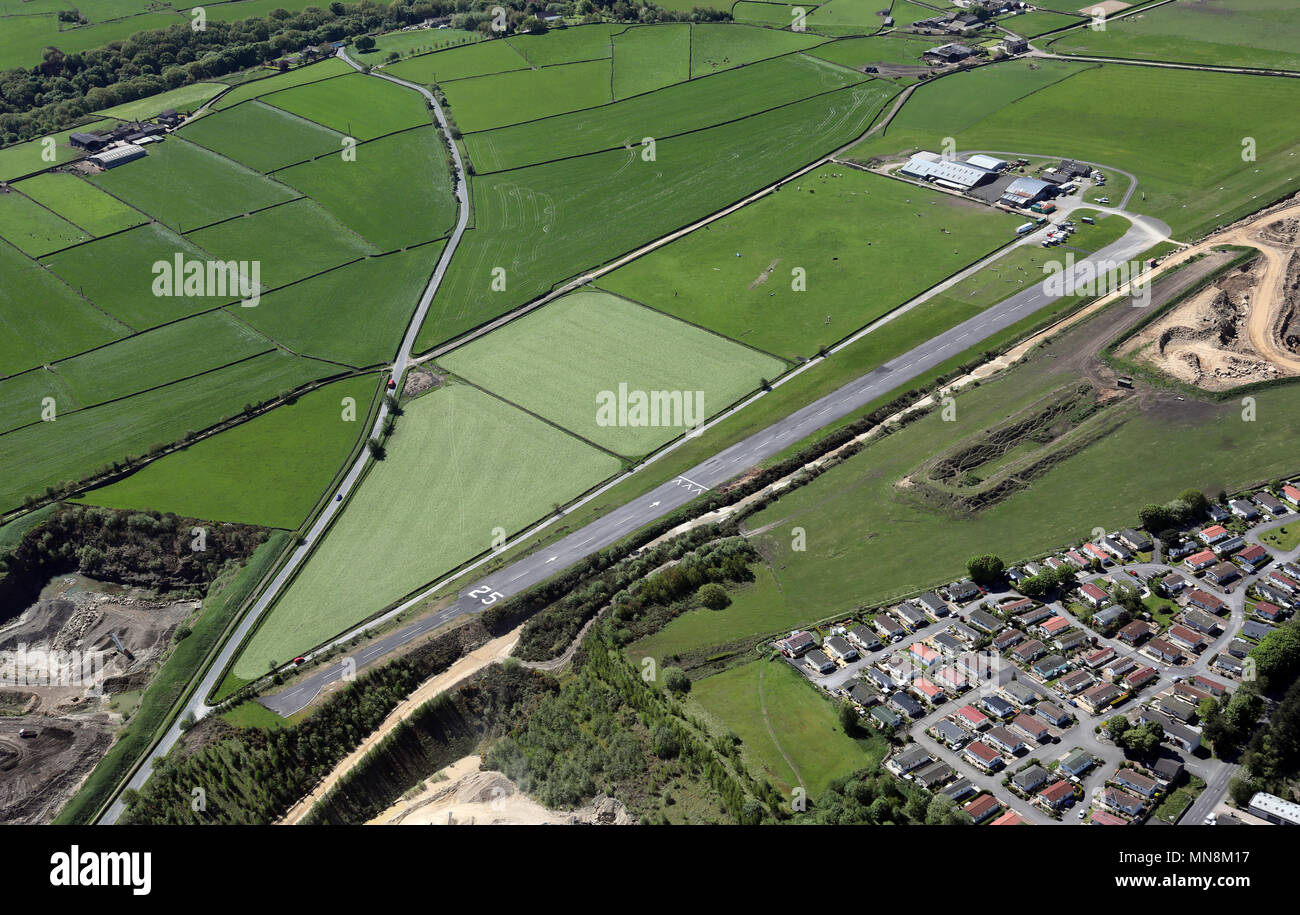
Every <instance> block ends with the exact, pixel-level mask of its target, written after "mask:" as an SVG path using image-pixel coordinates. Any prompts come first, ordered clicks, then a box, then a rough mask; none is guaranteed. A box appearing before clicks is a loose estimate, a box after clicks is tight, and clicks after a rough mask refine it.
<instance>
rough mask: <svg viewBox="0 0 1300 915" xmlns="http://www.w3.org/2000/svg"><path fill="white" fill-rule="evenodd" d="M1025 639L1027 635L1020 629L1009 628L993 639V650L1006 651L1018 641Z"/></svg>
mask: <svg viewBox="0 0 1300 915" xmlns="http://www.w3.org/2000/svg"><path fill="white" fill-rule="evenodd" d="M1024 639H1025V637H1024V635H1023V634H1021V632H1020V630H1019V629H1008V630H1007V631H1006V632H1003V633H1000V634H999V635H998V636H997V637H996V638H995V639H993V650H994V651H997V652H1003V651H1006V650H1007V649H1008V648H1010V647H1011V646H1012V645H1015V644H1016V643H1017V642H1023V641H1024Z"/></svg>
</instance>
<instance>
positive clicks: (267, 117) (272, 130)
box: [184, 100, 343, 172]
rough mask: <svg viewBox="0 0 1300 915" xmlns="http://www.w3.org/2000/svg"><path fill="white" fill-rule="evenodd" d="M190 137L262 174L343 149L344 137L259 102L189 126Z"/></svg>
mask: <svg viewBox="0 0 1300 915" xmlns="http://www.w3.org/2000/svg"><path fill="white" fill-rule="evenodd" d="M184 137H185V139H187V140H189V141H190V142H191V143H197V144H199V145H200V146H204V147H207V148H208V149H211V150H212V151H214V152H218V153H221V154H222V155H223V156H227V157H229V158H231V159H234V160H235V161H236V162H240V163H242V164H244V165H247V166H248V167H249V168H251V169H253V170H254V171H259V172H271V171H275V170H276V169H277V168H284V167H285V166H286V165H293V164H294V163H295V162H302V161H304V160H306V159H311V158H314V157H315V156H323V155H325V154H326V153H330V152H341V150H342V146H341V143H342V140H343V135H342V134H340V133H339V132H338V131H335V130H330V129H329V128H328V127H322V126H321V125H320V124H317V123H315V122H313V121H308V120H305V119H303V118H300V117H298V116H297V115H294V114H290V113H289V112H287V111H284V110H283V109H280V108H275V107H273V106H271V105H267V104H265V103H263V102H261V101H257V100H254V101H250V102H245V103H244V104H242V105H236V106H235V107H233V108H227V109H225V110H223V111H217V112H213V113H212V114H209V115H207V116H206V117H202V118H199V119H198V120H197V121H195V122H194V123H193V124H186V125H185V130H184Z"/></svg>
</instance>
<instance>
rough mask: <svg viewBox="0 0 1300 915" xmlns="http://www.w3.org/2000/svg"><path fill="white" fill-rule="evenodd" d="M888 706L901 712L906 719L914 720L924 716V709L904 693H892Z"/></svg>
mask: <svg viewBox="0 0 1300 915" xmlns="http://www.w3.org/2000/svg"><path fill="white" fill-rule="evenodd" d="M889 705H890V706H891V707H892V708H893V709H894V710H895V711H899V712H902V713H903V714H904V715H906V716H907V717H908V718H912V719H916V718H920V717H922V716H923V715H925V708H924V707H923V706H922V705H921V703H919V702H917V701H916V700H915V699H913V698H912V697H911V696H909V695H908V694H907V693H904V692H897V693H894V694H893V695H892V696H890V697H889Z"/></svg>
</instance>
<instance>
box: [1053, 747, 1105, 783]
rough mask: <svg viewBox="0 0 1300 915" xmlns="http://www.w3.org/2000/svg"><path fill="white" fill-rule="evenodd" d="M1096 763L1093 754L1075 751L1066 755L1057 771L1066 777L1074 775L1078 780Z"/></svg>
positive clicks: (1080, 750) (1079, 750) (1085, 751)
mask: <svg viewBox="0 0 1300 915" xmlns="http://www.w3.org/2000/svg"><path fill="white" fill-rule="evenodd" d="M1096 762H1097V760H1096V759H1094V758H1093V756H1092V754H1091V753H1089V752H1088V751H1087V750H1082V749H1075V750H1071V751H1070V752H1069V753H1067V754H1066V756H1065V758H1064V759H1062V760H1061V762H1060V764H1059V765H1058V766H1057V769H1058V771H1060V772H1063V773H1065V774H1066V775H1072V776H1074V777H1076V778H1077V777H1078V776H1080V775H1083V773H1085V772H1087V771H1088V770H1089V769H1091V768H1092V767H1093V766H1094V765H1096Z"/></svg>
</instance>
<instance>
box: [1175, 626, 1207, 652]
mask: <svg viewBox="0 0 1300 915" xmlns="http://www.w3.org/2000/svg"><path fill="white" fill-rule="evenodd" d="M1168 636H1169V641H1171V642H1173V643H1174V644H1175V645H1177V646H1178V647H1180V648H1187V649H1189V650H1191V651H1195V652H1199V651H1200V650H1201V649H1202V648H1204V647H1205V646H1206V645H1207V644H1208V641H1207V640H1206V638H1205V636H1203V635H1201V634H1200V633H1199V632H1195V631H1193V630H1191V629H1188V628H1187V627H1186V626H1177V625H1175V626H1170V627H1169V633H1168Z"/></svg>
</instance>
